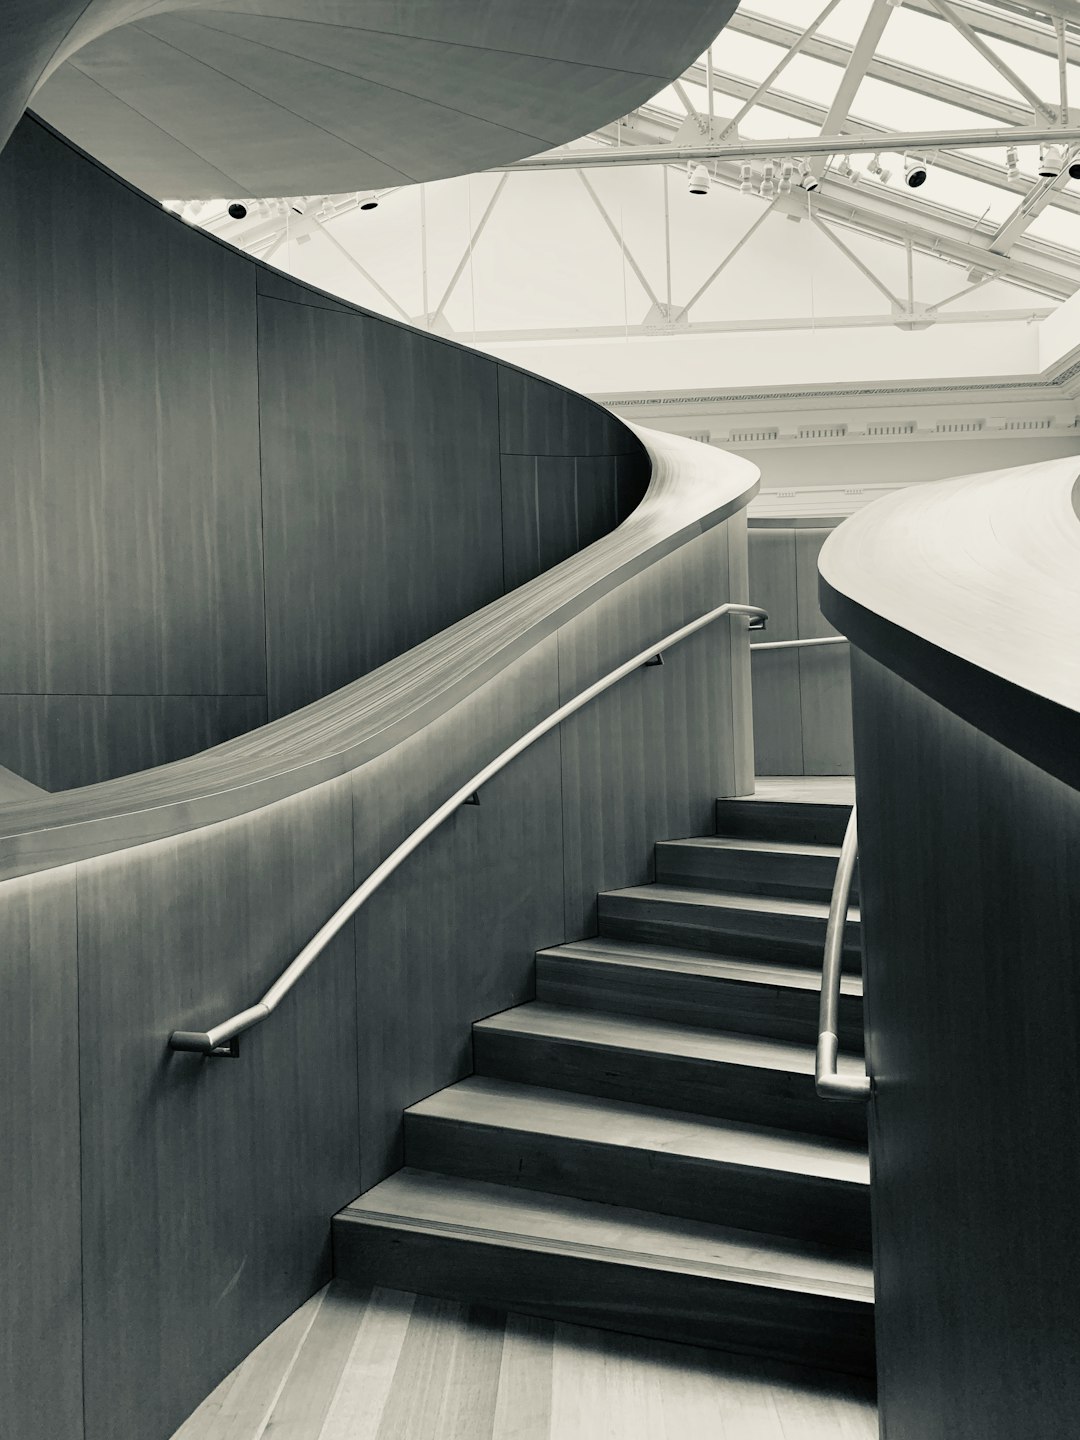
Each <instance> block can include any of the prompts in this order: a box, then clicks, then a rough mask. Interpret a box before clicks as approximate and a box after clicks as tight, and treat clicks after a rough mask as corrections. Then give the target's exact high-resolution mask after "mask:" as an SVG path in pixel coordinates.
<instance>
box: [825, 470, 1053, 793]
mask: <svg viewBox="0 0 1080 1440" xmlns="http://www.w3.org/2000/svg"><path fill="white" fill-rule="evenodd" d="M1078 476H1080V457H1071V456H1070V457H1066V458H1064V459H1060V460H1045V461H1040V462H1038V463H1037V464H1033V465H1022V466H1019V467H1016V468H1013V469H1009V470H994V471H988V472H985V473H982V474H978V475H963V476H960V477H958V478H957V479H954V480H942V481H938V482H936V483H934V484H919V485H913V486H911V487H909V488H908V489H905V490H901V491H898V492H897V493H895V494H892V495H888V496H886V497H884V498H883V499H881V500H878V501H876V502H875V503H874V504H872V505H868V506H867V507H866V509H864V510H861V511H859V512H858V513H857V514H856V515H854V516H853V517H852V518H851V519H850V520H847V521H845V522H844V524H843V525H841V526H840V527H839V528H838V529H837V530H835V531H834V532H833V534H832V535H831V536H830V537H829V539H828V540H827V541H826V543H825V545H824V547H823V549H822V551H821V557H820V561H819V570H820V592H821V605H822V609H823V610H824V612H825V614H826V615H827V616H828V618H829V619H830V620H831V621H832V623H833V624H834V625H835V626H836V627H837V628H838V629H840V630H842V631H843V632H844V634H846V635H847V636H848V637H849V638H850V639H851V641H852V644H853V645H855V646H856V647H857V648H858V649H860V650H863V651H864V652H866V653H867V654H869V655H870V656H871V657H873V658H874V659H876V660H878V661H880V662H881V663H883V664H884V665H886V666H887V667H888V668H890V669H892V670H894V671H895V672H896V673H897V674H900V675H902V676H903V677H904V678H905V679H908V680H910V681H911V682H912V683H913V684H915V685H917V686H918V688H919V689H921V690H923V691H924V692H925V693H927V694H929V695H931V696H932V697H933V698H934V699H937V700H939V701H940V702H941V703H942V704H944V705H946V706H947V707H948V708H949V709H951V710H953V711H954V712H955V713H957V714H959V715H961V716H962V718H964V719H966V720H969V721H970V722H971V723H972V724H974V725H976V726H977V727H978V728H979V729H981V730H984V731H985V732H986V733H988V734H990V735H993V736H994V737H995V738H997V739H999V740H1001V741H1002V742H1003V743H1004V744H1006V745H1008V746H1009V748H1011V749H1014V750H1016V751H1017V752H1018V753H1020V754H1023V755H1026V756H1027V757H1028V758H1030V759H1032V760H1033V761H1035V763H1036V764H1039V765H1040V766H1042V768H1044V769H1047V770H1049V771H1051V772H1052V773H1055V774H1057V775H1059V776H1060V778H1062V779H1066V780H1068V781H1069V783H1070V784H1077V783H1080V515H1078V512H1077V494H1078V491H1080V479H1078Z"/></svg>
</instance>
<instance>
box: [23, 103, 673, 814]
mask: <svg viewBox="0 0 1080 1440" xmlns="http://www.w3.org/2000/svg"><path fill="white" fill-rule="evenodd" d="M72 207H74V210H75V212H76V213H78V215H79V216H80V224H79V226H78V227H73V226H72V225H70V224H69V223H67V222H66V219H65V217H66V216H67V215H68V214H70V213H71V210H72ZM0 278H2V281H3V284H4V287H5V293H6V294H7V295H8V296H9V297H10V301H11V303H10V305H9V307H8V308H9V317H8V320H7V323H6V324H5V327H4V330H3V334H2V335H0V423H2V425H3V431H4V435H5V440H6V447H5V453H4V457H3V459H2V460H0V480H3V481H4V482H5V483H4V493H5V496H6V497H7V505H8V509H7V511H6V514H5V520H6V524H5V526H4V528H3V530H2V531H0V616H2V621H0V624H2V633H0V640H2V643H0V764H7V765H8V766H9V767H11V768H13V769H15V770H18V771H20V772H21V773H25V774H26V775H27V777H28V778H29V779H30V780H31V781H32V782H34V783H37V784H40V785H43V786H44V787H45V788H47V789H49V790H53V791H58V790H64V789H70V788H75V787H78V786H85V785H90V784H93V783H96V782H99V781H103V780H108V779H111V778H113V777H117V776H120V775H124V774H130V773H132V772H135V771H138V770H140V769H144V768H149V767H151V766H157V765H161V764H164V763H168V762H170V761H174V760H177V759H180V758H182V757H184V756H187V755H191V754H195V753H198V752H200V751H202V750H204V749H207V748H209V747H211V746H213V745H216V744H219V743H222V742H224V741H227V740H229V739H231V738H232V737H233V736H235V735H237V734H238V733H241V732H242V731H244V730H250V729H252V728H254V727H255V726H257V725H260V724H262V723H264V722H265V721H266V719H267V718H276V717H277V716H280V715H285V714H288V713H290V712H291V711H293V710H295V709H296V708H297V707H298V706H301V705H303V704H306V703H307V702H309V701H311V700H315V699H318V698H320V697H322V696H324V695H326V694H328V693H330V692H332V691H334V690H336V689H338V688H339V687H340V686H342V685H344V684H347V683H348V682H350V681H352V680H355V679H357V678H358V677H359V676H362V675H365V674H367V673H369V672H370V671H371V670H373V669H375V668H376V667H377V666H378V665H380V664H382V663H383V662H384V661H386V660H389V659H392V658H393V657H394V656H396V655H399V654H401V653H402V652H403V651H406V650H408V649H409V648H410V647H411V646H413V645H416V644H418V643H420V642H421V641H423V640H426V639H428V638H429V637H430V636H432V635H434V634H436V633H438V632H439V631H440V630H442V629H444V628H445V627H446V626H448V625H450V624H453V623H454V622H455V621H458V620H461V619H462V618H464V617H466V616H468V615H471V614H472V613H474V612H475V611H476V610H478V609H479V608H481V607H482V606H483V605H485V604H487V603H488V602H489V601H491V600H494V599H496V598H497V597H498V596H499V595H502V594H503V593H505V592H506V591H507V590H510V589H513V588H514V587H515V586H516V585H519V584H522V583H524V582H525V581H527V580H530V579H532V578H534V577H535V576H536V575H538V574H540V573H541V572H542V571H543V570H546V569H548V568H550V567H551V566H552V565H554V564H557V563H558V562H560V561H561V560H563V559H565V558H567V557H568V556H569V555H571V554H573V553H576V551H578V550H579V549H581V548H582V546H583V545H586V544H588V543H590V542H591V541H592V540H595V539H597V538H598V537H599V536H600V535H602V534H606V533H608V532H609V531H610V530H612V529H613V528H614V526H615V525H616V524H618V523H619V521H621V520H623V519H625V518H626V516H627V515H628V514H629V513H630V512H631V511H632V510H633V509H634V507H635V506H636V505H637V504H638V503H639V502H640V500H641V498H642V496H643V495H644V492H645V488H646V485H647V483H648V463H647V460H646V457H645V454H644V451H643V449H642V447H641V444H640V442H639V441H638V440H636V439H635V438H634V436H633V435H632V434H631V433H630V431H629V430H628V429H627V428H626V427H625V426H624V425H623V424H622V423H621V422H620V421H619V420H617V419H616V418H615V417H614V416H612V415H610V414H608V413H607V412H606V411H604V410H602V409H601V408H600V407H599V406H597V405H595V404H593V403H592V402H591V401H589V400H586V399H585V398H584V397H582V396H579V395H573V394H571V393H570V392H567V391H564V390H562V389H560V387H559V386H557V385H553V384H552V383H551V382H550V381H546V380H541V379H539V378H538V377H536V376H532V375H528V374H525V373H524V372H521V371H517V370H514V369H513V367H510V366H507V365H505V364H502V363H501V362H497V361H495V360H493V359H491V358H490V357H487V356H484V355H481V354H479V353H478V352H476V351H472V350H467V349H465V348H463V347H461V346H459V345H455V344H453V343H451V342H449V341H447V340H445V339H443V338H441V337H437V336H432V335H429V334H425V333H423V332H421V331H418V330H414V329H412V328H411V327H409V326H407V325H399V324H397V323H396V322H394V321H390V320H387V319H386V318H384V317H382V316H376V315H373V314H371V313H370V312H367V311H363V310H360V309H358V308H357V307H356V306H353V305H350V304H348V303H346V302H344V301H340V300H338V299H336V298H335V297H333V296H330V295H327V294H325V293H324V292H322V291H319V290H316V289H314V288H313V287H311V286H307V285H303V284H300V283H298V282H296V281H294V280H291V279H289V278H288V277H287V276H284V275H279V274H277V273H276V272H274V271H272V270H269V269H268V268H267V267H265V266H260V265H258V264H257V263H256V262H254V261H252V260H251V259H250V258H249V257H247V256H244V255H241V254H239V253H238V252H236V251H234V250H232V249H231V248H230V247H228V246H226V245H223V244H221V243H219V242H217V241H215V240H213V239H212V238H211V237H209V236H207V235H205V234H201V233H200V232H198V231H197V230H195V229H193V228H192V227H191V226H189V225H186V224H184V223H183V222H182V221H180V220H179V219H178V218H177V217H175V216H173V215H170V214H167V213H163V212H162V210H161V208H160V207H159V206H158V205H157V204H155V203H153V202H150V201H148V200H147V199H146V197H145V196H142V195H140V194H138V192H136V191H134V190H132V189H131V188H130V187H129V186H127V185H125V184H123V183H122V182H120V181H119V180H117V179H116V177H115V176H112V175H110V174H108V173H107V172H105V171H103V170H102V169H101V168H100V167H99V166H97V165H96V164H94V163H93V162H91V161H89V160H87V159H86V157H84V156H82V155H80V153H79V152H78V151H77V150H75V149H74V148H73V147H72V146H71V145H70V144H69V143H68V142H66V141H64V140H62V139H61V138H60V137H58V136H57V135H55V134H54V133H53V132H51V131H50V130H49V129H48V127H47V126H45V125H43V124H41V122H39V121H37V120H34V119H29V118H28V119H27V120H26V121H24V122H23V124H22V125H21V127H20V128H19V131H18V133H17V134H16V136H15V137H14V139H13V140H12V142H11V144H10V145H9V146H8V148H7V150H6V151H5V152H4V155H3V156H2V157H0ZM28 356H38V357H39V359H40V366H39V367H35V366H33V365H29V364H27V357H28ZM522 446H525V447H528V448H526V449H522V448H521V447H522ZM523 466H524V467H526V468H528V467H529V466H531V467H532V473H533V475H534V478H535V476H536V475H537V472H538V471H542V472H543V473H542V474H541V475H540V479H541V481H542V483H541V484H539V485H533V486H531V487H530V488H529V489H528V490H527V492H526V491H525V490H521V489H520V487H517V485H516V476H517V475H518V474H519V473H520V472H521V469H522V467H523ZM504 492H506V493H505V494H504ZM504 502H506V503H504Z"/></svg>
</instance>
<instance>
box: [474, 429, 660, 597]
mask: <svg viewBox="0 0 1080 1440" xmlns="http://www.w3.org/2000/svg"><path fill="white" fill-rule="evenodd" d="M636 458H637V457H628V456H618V455H598V456H586V457H581V458H578V457H575V456H561V455H503V456H502V461H501V464H502V524H503V556H504V560H503V564H504V574H505V588H506V589H507V590H512V589H514V588H515V586H517V585H523V584H525V582H526V581H527V580H531V579H532V578H533V577H534V576H536V575H539V574H541V573H542V572H543V571H545V570H550V569H551V568H552V566H554V565H558V564H559V562H560V561H562V560H566V559H567V558H568V557H569V556H571V555H575V554H577V552H578V551H579V550H583V549H584V548H585V546H586V545H591V544H592V543H593V541H594V540H599V539H600V538H601V536H603V535H606V534H608V533H609V531H611V530H613V529H614V528H615V526H616V524H618V523H619V522H620V521H621V520H624V519H625V518H626V515H627V514H629V513H630V511H631V510H633V509H635V508H636V507H637V505H639V504H640V503H641V499H642V496H643V495H644V491H645V478H644V477H642V476H640V474H639V473H637V472H635V471H634V470H632V469H631V468H630V466H629V463H628V462H629V461H630V460H631V459H636ZM621 462H626V463H625V465H624V474H623V477H622V482H621V483H620V477H619V470H618V467H619V465H620V463H621Z"/></svg>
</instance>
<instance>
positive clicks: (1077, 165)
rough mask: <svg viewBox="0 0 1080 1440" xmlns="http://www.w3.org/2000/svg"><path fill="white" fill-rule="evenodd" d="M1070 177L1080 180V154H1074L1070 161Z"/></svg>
mask: <svg viewBox="0 0 1080 1440" xmlns="http://www.w3.org/2000/svg"><path fill="white" fill-rule="evenodd" d="M1069 179H1070V180H1080V155H1074V156H1073V158H1072V159H1071V160H1070V161H1069Z"/></svg>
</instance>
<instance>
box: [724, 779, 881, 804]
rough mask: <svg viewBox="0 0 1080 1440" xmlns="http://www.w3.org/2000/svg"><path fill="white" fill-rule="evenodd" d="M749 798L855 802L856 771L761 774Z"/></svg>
mask: <svg viewBox="0 0 1080 1440" xmlns="http://www.w3.org/2000/svg"><path fill="white" fill-rule="evenodd" d="M743 798H744V799H746V800H804V801H809V802H810V803H812V804H816V805H854V803H855V777H854V776H853V775H759V776H758V777H757V779H756V780H755V781H754V793H753V795H746V796H744V797H743Z"/></svg>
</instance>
